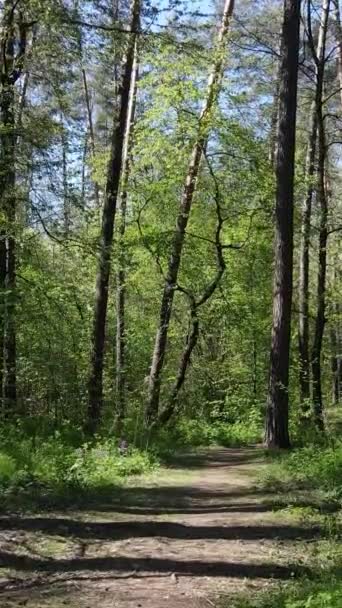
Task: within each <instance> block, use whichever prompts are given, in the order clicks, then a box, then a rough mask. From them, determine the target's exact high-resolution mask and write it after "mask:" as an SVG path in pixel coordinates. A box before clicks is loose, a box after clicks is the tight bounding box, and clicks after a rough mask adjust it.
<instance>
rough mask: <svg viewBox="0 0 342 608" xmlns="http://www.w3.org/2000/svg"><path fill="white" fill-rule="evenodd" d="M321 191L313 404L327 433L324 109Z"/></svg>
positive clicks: (320, 140)
mask: <svg viewBox="0 0 342 608" xmlns="http://www.w3.org/2000/svg"><path fill="white" fill-rule="evenodd" d="M318 143H319V158H318V187H317V199H318V203H319V205H320V227H319V253H318V279H317V296H316V297H317V312H316V321H315V333H314V339H313V346H312V355H311V360H312V401H313V409H314V419H315V423H316V426H317V427H318V428H319V429H320V430H323V429H324V419H323V394H322V371H321V356H322V344H323V336H324V328H325V323H326V317H325V308H326V274H327V243H328V195H327V189H326V169H325V155H326V145H325V129H324V118H323V113H322V107H321V108H320V110H319V116H318Z"/></svg>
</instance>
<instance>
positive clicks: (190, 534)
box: [0, 448, 318, 608]
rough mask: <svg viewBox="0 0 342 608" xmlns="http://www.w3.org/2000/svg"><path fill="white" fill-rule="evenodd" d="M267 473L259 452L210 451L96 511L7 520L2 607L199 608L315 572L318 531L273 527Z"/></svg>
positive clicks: (0, 577)
mask: <svg viewBox="0 0 342 608" xmlns="http://www.w3.org/2000/svg"><path fill="white" fill-rule="evenodd" d="M263 466H264V462H263V458H262V452H261V451H260V450H259V449H257V448H250V449H245V448H243V449H215V450H208V451H206V452H202V453H199V454H196V455H188V456H184V457H183V458H179V459H178V460H177V461H175V462H174V463H173V464H172V465H171V466H170V467H168V468H167V469H163V470H162V471H159V472H158V473H157V474H156V475H155V476H154V477H150V478H148V479H147V480H146V479H143V480H140V481H137V480H135V483H134V484H132V485H129V486H127V487H125V488H124V489H122V490H120V491H118V494H117V496H116V497H114V498H113V499H112V500H111V501H110V502H107V503H105V504H103V503H101V501H99V504H98V505H96V507H94V505H93V506H92V507H91V510H89V509H90V507H89V505H87V504H84V505H81V508H78V509H77V510H75V511H70V510H64V511H63V512H62V511H59V512H53V513H51V512H47V511H42V512H40V513H38V514H37V513H35V514H33V515H30V516H28V515H27V514H25V515H7V516H3V517H0V606H1V608H17V607H19V606H26V607H27V608H43V607H44V608H47V607H49V608H52V607H53V608H61V607H62V606H66V605H67V606H71V607H75V608H93V607H96V606H98V607H99V608H140V607H141V608H162V607H164V606H170V607H172V608H194V607H197V608H202V607H204V606H216V604H217V601H218V599H219V598H221V597H222V596H226V595H231V594H234V593H235V592H240V591H249V592H251V593H253V592H254V591H256V590H259V589H260V588H264V587H266V586H268V585H272V584H274V583H275V582H277V581H282V580H288V579H292V578H294V577H297V576H300V575H302V574H307V573H308V565H307V564H306V560H305V546H307V543H308V542H310V541H311V540H313V539H314V538H316V536H317V534H318V530H317V529H313V528H306V527H303V526H302V525H299V524H298V525H297V524H296V523H293V520H292V521H291V520H287V519H286V516H285V515H284V517H282V516H281V517H279V513H278V515H277V517H275V509H276V504H275V500H274V498H275V497H272V495H266V494H265V493H261V492H260V491H258V488H257V486H256V478H257V475H258V472H259V470H260V468H261V467H263ZM280 513H281V512H280ZM303 547H304V556H303ZM226 605H229V602H228V604H226Z"/></svg>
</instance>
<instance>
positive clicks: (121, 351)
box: [116, 41, 138, 433]
mask: <svg viewBox="0 0 342 608" xmlns="http://www.w3.org/2000/svg"><path fill="white" fill-rule="evenodd" d="M134 54H135V58H134V67H133V73H132V79H131V90H130V99H129V109H128V115H127V125H126V134H125V143H124V151H123V171H122V180H121V193H120V209H119V211H120V218H119V230H118V232H119V237H118V248H119V252H118V269H117V273H116V411H117V432H118V433H120V430H121V427H122V422H123V419H124V416H125V388H126V382H125V374H126V322H125V321H126V259H125V257H126V256H125V232H126V211H127V199H128V182H129V175H130V168H131V148H132V138H133V127H134V118H135V107H136V94H137V78H138V47H137V41H136V44H135V50H134Z"/></svg>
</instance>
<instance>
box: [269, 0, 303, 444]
mask: <svg viewBox="0 0 342 608" xmlns="http://www.w3.org/2000/svg"><path fill="white" fill-rule="evenodd" d="M299 24H300V0H285V1H284V21H283V29H282V42H281V59H280V61H281V68H280V95H279V127H278V146H277V158H276V183H277V189H276V230H275V268H274V292H273V327H272V343H271V357H270V359H271V360H270V381H269V396H268V404H267V415H266V438H265V439H266V444H267V446H268V447H279V448H288V447H289V445H290V439H289V431H288V403H289V396H288V388H289V357H290V338H291V307H292V283H293V189H294V168H295V139H296V113H297V80H298V54H299Z"/></svg>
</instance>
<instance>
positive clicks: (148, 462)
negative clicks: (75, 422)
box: [0, 425, 158, 507]
mask: <svg viewBox="0 0 342 608" xmlns="http://www.w3.org/2000/svg"><path fill="white" fill-rule="evenodd" d="M0 441H1V448H0V496H1V498H2V500H1V503H2V505H3V506H4V507H6V505H8V506H12V505H13V503H18V504H20V503H21V502H28V503H30V502H31V501H33V502H37V501H43V502H44V501H47V502H48V501H49V500H50V501H51V502H53V501H54V500H56V501H57V502H60V501H61V500H62V501H63V499H65V500H66V501H67V500H71V499H73V498H75V497H77V496H82V495H96V494H102V495H105V494H110V493H111V492H112V491H113V490H114V489H115V488H116V487H117V486H119V485H120V484H122V483H123V481H124V480H125V479H126V478H128V477H130V476H135V475H142V474H145V473H148V472H150V471H152V470H153V469H154V468H156V467H157V466H158V460H157V458H156V456H155V455H154V454H153V453H152V452H147V451H143V450H138V449H137V448H134V447H131V448H129V450H128V452H127V454H126V455H121V454H120V451H119V449H118V443H117V441H116V440H115V439H102V438H98V439H97V440H96V441H95V442H93V443H91V444H87V443H80V442H75V444H73V443H72V442H71V441H70V438H69V437H66V436H65V435H63V433H60V432H55V433H53V434H52V435H50V436H44V435H40V436H37V435H35V436H29V435H28V434H27V433H26V432H23V431H22V429H20V428H19V429H14V428H13V427H9V426H8V425H7V427H6V428H5V429H3V430H2V433H0Z"/></svg>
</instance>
